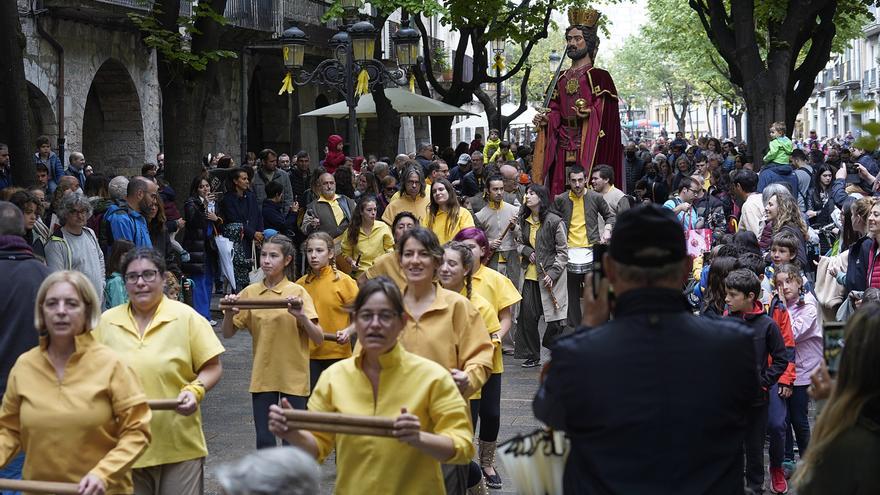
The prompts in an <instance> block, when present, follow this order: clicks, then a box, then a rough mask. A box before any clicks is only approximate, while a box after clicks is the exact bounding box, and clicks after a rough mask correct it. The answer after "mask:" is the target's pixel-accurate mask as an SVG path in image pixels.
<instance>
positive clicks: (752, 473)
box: [745, 402, 768, 494]
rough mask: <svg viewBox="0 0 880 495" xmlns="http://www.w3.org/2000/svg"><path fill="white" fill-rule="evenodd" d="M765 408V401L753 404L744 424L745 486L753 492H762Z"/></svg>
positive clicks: (765, 423) (766, 406)
mask: <svg viewBox="0 0 880 495" xmlns="http://www.w3.org/2000/svg"><path fill="white" fill-rule="evenodd" d="M767 410H768V405H767V403H766V402H765V403H764V404H763V405H760V406H753V407H752V410H751V411H749V417H748V424H747V425H746V448H745V451H746V487H747V488H749V489H751V490H752V491H753V492H754V493H755V494H761V493H764V439H765V437H766V436H767Z"/></svg>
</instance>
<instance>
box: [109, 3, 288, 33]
mask: <svg viewBox="0 0 880 495" xmlns="http://www.w3.org/2000/svg"><path fill="white" fill-rule="evenodd" d="M95 1H96V2H97V3H104V4H108V5H115V6H120V7H127V8H130V9H134V10H140V11H144V12H147V11H149V10H150V9H152V8H153V3H154V1H153V0H95ZM194 1H196V0H181V2H180V15H181V16H190V15H192V11H193V3H194ZM285 1H288V0H285ZM280 2H281V0H227V2H226V10H225V11H224V12H223V16H224V17H226V19H227V20H228V21H229V23H230V24H231V25H233V26H235V27H238V28H242V29H253V30H255V31H264V32H274V33H280V32H281V31H282V21H281V16H280V15H279V14H280V12H279V10H278V5H279V4H280Z"/></svg>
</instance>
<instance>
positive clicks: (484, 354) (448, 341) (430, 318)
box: [400, 284, 493, 397]
mask: <svg viewBox="0 0 880 495" xmlns="http://www.w3.org/2000/svg"><path fill="white" fill-rule="evenodd" d="M434 288H435V291H436V295H435V297H434V302H432V303H431V305H430V306H429V307H428V309H427V310H426V311H425V312H424V313H423V314H422V316H421V317H419V318H418V319H416V318H414V317H413V316H412V315H411V314H409V312H407V319H406V327H405V328H404V330H403V332H402V333H401V336H400V342H401V343H402V344H403V347H404V348H405V349H406V350H407V351H409V352H412V353H413V354H416V355H418V356H422V357H425V358H428V359H430V360H431V361H434V362H435V363H438V364H440V365H442V366H444V367H445V368H446V369H452V368H457V369H460V370H462V371H464V372H465V373H467V375H468V381H469V382H470V385H469V387H468V388H467V390H465V391H464V392H462V395H464V396H465V397H470V396H471V395H473V393H474V392H476V391H477V390H479V389H480V388H482V386H483V384H484V383H486V380H488V379H489V375H490V374H491V372H492V352H493V347H492V341H491V339H490V338H489V332H488V331H486V325H485V324H484V323H483V319H482V318H481V317H480V312H479V311H477V308H475V307H474V305H473V304H472V303H471V302H470V301H468V300H467V299H466V298H465V297H464V296H462V295H461V294H456V293H455V292H452V291H450V290H446V289H444V288H443V287H440V285H439V284H434Z"/></svg>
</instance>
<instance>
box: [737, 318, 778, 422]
mask: <svg viewBox="0 0 880 495" xmlns="http://www.w3.org/2000/svg"><path fill="white" fill-rule="evenodd" d="M730 318H731V319H734V320H737V321H742V322H744V323H745V324H746V325H748V326H749V328H751V329H752V332H753V334H754V345H755V358H756V359H755V366H756V367H757V368H756V369H757V370H758V376H759V377H760V380H761V386H760V387H759V388H757V389H756V390H757V393H756V394H755V396H754V397H755V402H754V405H762V404H764V403H765V402H767V400H768V399H769V396H768V391H769V390H770V387H771V386H773V384H775V383H776V382H778V381H779V377H781V376H782V373H784V372H785V368H786V367H787V366H788V360H789V352H788V351H787V350H786V349H785V341H784V340H783V339H782V332H780V330H779V326H777V325H776V322H775V321H773V318H770V317H769V316H767V314H766V313H764V308H763V306H762V305H761V303H760V302H756V303H755V309H754V310H752V312H750V313H738V314H732V315H730ZM768 357H771V358H773V359H772V362H770V363H768V362H767V361H768V360H767V358H768Z"/></svg>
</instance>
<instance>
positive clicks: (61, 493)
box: [0, 478, 79, 495]
mask: <svg viewBox="0 0 880 495" xmlns="http://www.w3.org/2000/svg"><path fill="white" fill-rule="evenodd" d="M0 490H12V491H22V492H30V493H56V494H58V495H77V494H79V485H78V484H77V483H61V482H58V481H32V480H9V479H5V478H0Z"/></svg>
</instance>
